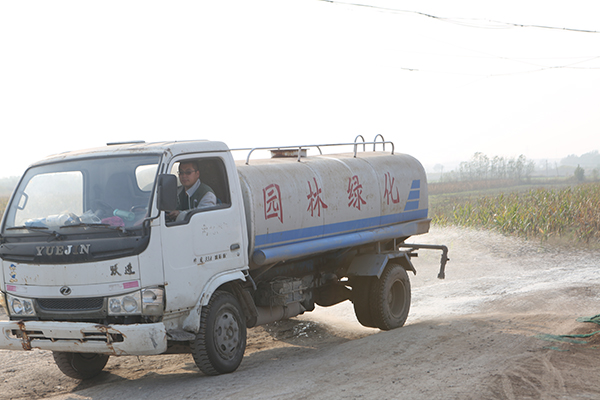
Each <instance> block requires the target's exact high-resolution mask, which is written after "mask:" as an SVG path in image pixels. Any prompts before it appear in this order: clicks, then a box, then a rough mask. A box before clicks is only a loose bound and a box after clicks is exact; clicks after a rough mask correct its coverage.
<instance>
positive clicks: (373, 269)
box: [347, 251, 417, 278]
mask: <svg viewBox="0 0 600 400" xmlns="http://www.w3.org/2000/svg"><path fill="white" fill-rule="evenodd" d="M389 261H394V262H396V263H398V264H400V265H401V266H402V268H404V269H405V270H407V271H412V272H413V274H415V275H416V274H417V270H416V269H415V267H414V266H413V264H412V262H411V261H410V257H409V256H408V254H407V253H405V252H403V251H395V252H391V253H378V254H363V255H359V256H356V257H354V259H353V260H352V262H351V263H350V266H349V267H348V271H347V274H348V276H349V277H350V276H376V277H377V278H380V277H381V274H382V273H383V270H384V269H385V266H386V265H387V264H388V262H389Z"/></svg>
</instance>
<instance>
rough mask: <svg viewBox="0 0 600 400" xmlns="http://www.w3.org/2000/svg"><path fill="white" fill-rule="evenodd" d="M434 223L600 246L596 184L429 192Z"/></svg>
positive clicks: (599, 187)
mask: <svg viewBox="0 0 600 400" xmlns="http://www.w3.org/2000/svg"><path fill="white" fill-rule="evenodd" d="M431 208H432V215H433V216H432V218H433V223H435V224H438V225H458V226H465V227H474V228H486V229H494V230H497V231H500V232H502V233H505V234H510V235H517V236H521V237H525V238H537V239H540V240H542V241H544V240H548V239H550V238H553V239H554V238H556V239H563V240H565V241H574V242H576V243H580V244H600V184H599V183H588V184H580V185H575V186H562V187H554V188H546V187H531V186H529V187H528V186H518V187H517V188H513V189H512V190H510V189H509V188H504V189H490V190H488V191H486V192H478V193H474V192H461V193H453V194H446V195H437V196H432V198H431Z"/></svg>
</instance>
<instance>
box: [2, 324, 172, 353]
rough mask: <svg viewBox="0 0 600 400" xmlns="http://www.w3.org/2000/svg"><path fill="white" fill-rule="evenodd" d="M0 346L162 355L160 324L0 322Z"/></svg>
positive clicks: (163, 332) (164, 341) (163, 335)
mask: <svg viewBox="0 0 600 400" xmlns="http://www.w3.org/2000/svg"><path fill="white" fill-rule="evenodd" d="M0 349H7V350H31V349H41V350H51V351H65V352H75V353H100V354H110V355H116V356H124V355H150V354H162V353H164V352H165V351H166V349H167V332H166V328H165V325H164V324H163V323H154V324H132V325H99V324H93V323H84V322H51V321H0Z"/></svg>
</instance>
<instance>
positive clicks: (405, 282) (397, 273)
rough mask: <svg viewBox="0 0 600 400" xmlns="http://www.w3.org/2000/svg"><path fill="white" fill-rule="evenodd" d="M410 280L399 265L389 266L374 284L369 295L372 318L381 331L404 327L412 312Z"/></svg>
mask: <svg viewBox="0 0 600 400" xmlns="http://www.w3.org/2000/svg"><path fill="white" fill-rule="evenodd" d="M410 299H411V295H410V280H409V278H408V274H407V273H406V270H405V269H404V268H402V267H401V266H399V265H398V264H392V263H390V264H388V265H387V266H386V267H385V269H384V271H383V274H381V278H379V279H377V280H376V281H375V282H373V284H372V286H371V290H370V293H369V303H370V308H371V318H372V320H373V323H374V325H375V326H376V327H377V328H379V329H381V330H390V329H394V328H399V327H401V326H402V325H404V322H406V318H407V317H408V312H409V310H410Z"/></svg>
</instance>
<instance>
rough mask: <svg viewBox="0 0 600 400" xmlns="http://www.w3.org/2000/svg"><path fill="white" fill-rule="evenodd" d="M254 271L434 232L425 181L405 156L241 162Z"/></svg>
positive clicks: (385, 154)
mask: <svg viewBox="0 0 600 400" xmlns="http://www.w3.org/2000/svg"><path fill="white" fill-rule="evenodd" d="M237 167H238V174H239V177H240V183H241V187H242V194H243V198H244V206H245V210H246V220H247V227H248V237H249V240H250V243H249V247H250V248H249V254H250V255H251V259H252V261H253V262H252V263H251V264H252V265H251V268H258V267H260V266H263V265H267V264H272V263H276V262H279V261H286V260H291V259H298V258H301V257H305V256H310V255H314V254H318V253H323V252H327V251H332V250H337V249H342V248H347V247H352V246H359V245H363V244H367V243H372V242H377V241H381V240H388V239H395V238H399V239H401V240H404V239H406V238H408V237H409V236H412V235H419V234H424V233H427V232H428V231H429V224H430V220H429V219H427V211H428V197H427V195H428V194H427V177H426V174H425V171H424V169H423V166H422V165H421V163H420V162H419V161H418V160H417V159H415V158H413V157H411V156H409V155H407V154H390V153H389V152H381V151H378V152H359V153H345V154H328V155H319V156H310V157H302V158H299V157H294V158H272V159H269V160H253V161H252V162H251V163H249V164H244V163H243V162H238V165H237Z"/></svg>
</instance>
